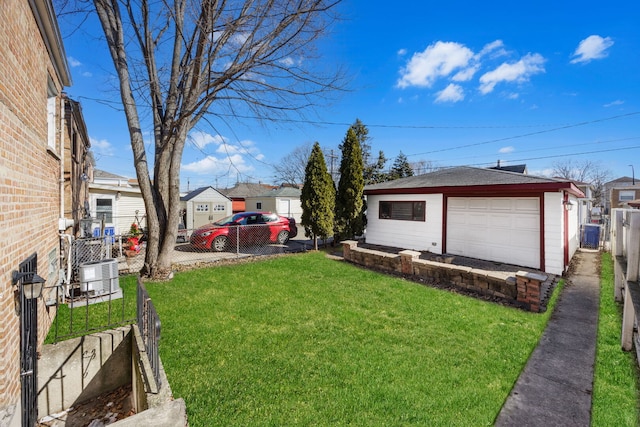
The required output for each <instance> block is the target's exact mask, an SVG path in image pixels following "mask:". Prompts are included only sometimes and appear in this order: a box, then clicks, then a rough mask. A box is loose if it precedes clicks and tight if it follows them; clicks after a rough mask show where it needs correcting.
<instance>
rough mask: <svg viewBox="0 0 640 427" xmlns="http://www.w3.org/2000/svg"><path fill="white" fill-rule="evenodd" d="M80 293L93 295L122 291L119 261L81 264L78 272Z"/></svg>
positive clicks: (105, 260) (107, 260)
mask: <svg viewBox="0 0 640 427" xmlns="http://www.w3.org/2000/svg"><path fill="white" fill-rule="evenodd" d="M78 276H79V279H80V292H90V293H92V294H93V295H96V296H97V295H105V294H112V293H114V292H116V291H118V290H120V281H119V278H118V260H116V259H103V260H102V261H92V262H85V263H83V264H80V267H79V270H78Z"/></svg>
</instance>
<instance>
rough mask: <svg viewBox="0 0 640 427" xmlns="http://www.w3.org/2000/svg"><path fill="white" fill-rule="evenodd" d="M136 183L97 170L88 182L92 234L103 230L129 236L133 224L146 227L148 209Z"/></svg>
mask: <svg viewBox="0 0 640 427" xmlns="http://www.w3.org/2000/svg"><path fill="white" fill-rule="evenodd" d="M132 182H133V183H135V180H133V181H132V180H130V179H129V178H126V177H123V176H119V175H114V174H110V173H108V172H104V171H100V170H95V171H94V172H93V180H92V182H90V183H89V212H90V214H91V218H93V223H92V225H91V233H92V234H93V235H96V232H97V231H96V229H99V228H100V227H101V223H102V221H104V227H105V230H106V233H107V234H116V235H119V234H127V233H129V230H130V229H131V224H132V223H134V222H135V223H137V224H138V225H139V226H140V227H142V228H144V227H146V220H145V218H146V210H145V206H144V200H143V199H142V193H141V192H140V187H138V186H137V185H132Z"/></svg>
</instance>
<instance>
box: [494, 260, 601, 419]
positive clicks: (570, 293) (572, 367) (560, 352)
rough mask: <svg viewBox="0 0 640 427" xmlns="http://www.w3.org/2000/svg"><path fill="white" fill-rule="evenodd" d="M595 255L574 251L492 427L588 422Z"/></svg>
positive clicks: (597, 290)
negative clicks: (571, 270)
mask: <svg viewBox="0 0 640 427" xmlns="http://www.w3.org/2000/svg"><path fill="white" fill-rule="evenodd" d="M598 262H599V254H598V253H597V252H595V251H588V252H587V251H579V252H577V253H576V264H577V266H576V273H575V274H574V275H573V276H571V277H570V278H569V279H568V281H567V285H566V286H565V288H564V289H563V291H562V294H561V295H560V298H559V300H558V304H557V305H556V308H555V311H554V313H553V314H552V315H551V318H550V319H549V324H548V325H547V328H546V330H545V332H544V334H543V336H542V338H541V339H540V342H539V343H538V346H537V347H536V349H535V350H534V351H533V353H532V355H531V357H530V358H529V361H528V362H527V365H526V367H525V369H524V370H523V371H522V373H521V374H520V377H519V378H518V380H517V381H516V384H515V386H514V387H513V390H511V393H510V394H509V397H508V398H507V400H506V402H505V404H504V406H503V407H502V410H501V411H500V414H499V415H498V417H497V419H496V422H495V425H496V426H500V427H502V426H514V425H518V426H520V427H522V426H588V425H590V422H591V392H592V390H593V368H594V363H595V345H596V337H597V327H598V307H599V297H600V278H599V276H598V268H597V265H598Z"/></svg>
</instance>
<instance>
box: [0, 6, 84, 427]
mask: <svg viewBox="0 0 640 427" xmlns="http://www.w3.org/2000/svg"><path fill="white" fill-rule="evenodd" d="M0 22H2V24H1V25H0V58H1V59H0V152H1V155H0V171H1V174H2V179H1V180H0V194H2V197H1V198H0V206H1V208H0V212H1V213H0V227H1V228H2V233H3V238H2V241H1V243H0V271H1V273H0V274H1V276H0V277H1V281H0V425H2V426H5V425H20V421H21V418H22V421H23V422H26V423H27V424H30V425H34V424H35V419H33V417H31V415H35V414H34V413H32V412H31V408H32V407H31V406H30V405H29V404H30V403H33V393H37V391H38V389H37V383H32V381H35V375H33V369H34V368H33V367H32V368H29V367H28V366H27V367H26V368H25V363H28V364H35V363H36V360H37V354H35V350H37V349H39V348H40V347H41V345H42V342H43V341H44V337H45V335H46V334H47V332H48V330H49V327H50V324H51V320H52V319H53V318H55V315H56V312H55V307H47V306H45V301H48V300H49V299H50V298H52V295H55V293H54V292H55V286H57V285H58V284H59V283H60V267H59V259H60V230H59V227H60V228H62V230H65V229H66V228H67V227H66V226H67V225H70V224H71V221H70V220H71V219H72V217H73V215H71V216H67V215H68V213H69V210H73V209H74V207H73V204H72V203H66V199H65V195H64V194H63V191H64V189H65V184H66V179H65V178H66V174H65V162H66V157H67V153H66V150H65V147H66V144H67V142H66V141H63V138H65V134H66V132H65V129H64V127H65V98H64V97H63V89H64V87H65V86H70V85H71V77H70V73H69V67H68V64H67V61H66V55H65V52H64V48H63V46H62V38H61V36H60V32H59V29H58V24H57V21H56V19H55V14H54V12H53V5H52V3H51V1H50V0H30V1H25V0H3V1H1V2H0ZM14 272H17V273H37V274H38V276H40V277H42V278H44V279H45V280H46V282H45V287H46V288H45V290H44V292H43V294H42V296H41V297H40V298H37V299H28V300H25V301H24V302H23V303H21V302H20V299H19V295H20V293H19V292H18V290H19V287H20V286H21V283H23V282H24V281H25V280H27V279H28V277H31V274H28V276H26V277H22V278H19V280H18V281H17V282H14V280H13V277H12V275H13V273H14ZM21 319H23V320H25V322H21ZM21 323H24V325H21ZM21 331H22V332H21ZM21 344H23V345H24V348H25V349H26V351H25V353H24V354H25V355H28V357H25V363H21V357H20V356H21ZM31 366H33V365H31ZM22 387H25V388H27V389H30V390H33V391H32V392H30V394H26V395H27V396H31V399H26V403H27V405H24V407H23V409H26V412H27V415H25V416H23V415H22V411H21V410H20V405H21V403H20V402H21V400H22V399H21V395H22V396H25V394H22V393H21V388H22ZM25 425H26V424H25Z"/></svg>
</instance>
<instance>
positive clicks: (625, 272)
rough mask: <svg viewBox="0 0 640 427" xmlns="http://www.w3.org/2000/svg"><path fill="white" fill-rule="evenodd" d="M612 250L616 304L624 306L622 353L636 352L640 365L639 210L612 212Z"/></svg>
mask: <svg viewBox="0 0 640 427" xmlns="http://www.w3.org/2000/svg"><path fill="white" fill-rule="evenodd" d="M611 245H612V246H611V250H612V255H613V259H614V268H615V295H614V297H615V300H616V301H618V302H623V303H624V309H623V315H622V334H621V339H622V349H623V350H625V351H631V350H632V349H633V347H634V343H635V348H636V359H637V360H638V361H640V340H639V337H638V332H637V326H636V325H637V322H638V319H640V285H639V283H638V280H639V279H638V274H639V270H640V210H632V209H614V210H613V212H612V215H611Z"/></svg>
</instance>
